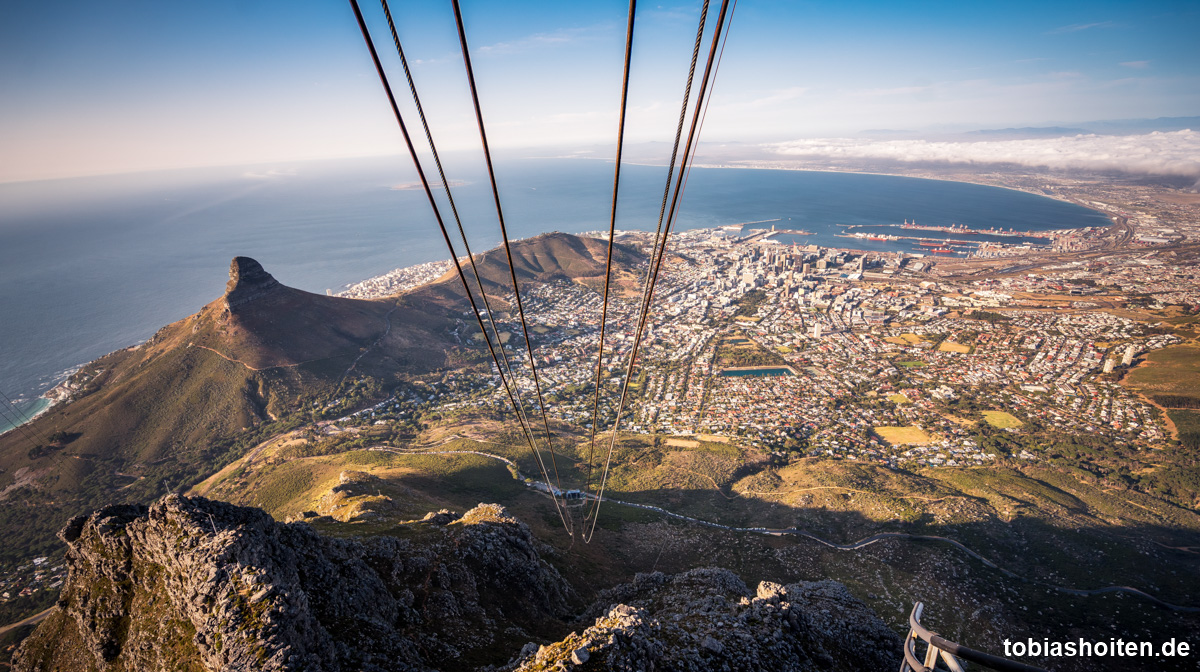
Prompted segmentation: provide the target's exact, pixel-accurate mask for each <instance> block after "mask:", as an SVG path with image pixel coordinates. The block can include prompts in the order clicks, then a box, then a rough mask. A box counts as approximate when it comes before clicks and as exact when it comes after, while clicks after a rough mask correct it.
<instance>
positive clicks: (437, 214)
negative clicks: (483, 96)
mask: <svg viewBox="0 0 1200 672" xmlns="http://www.w3.org/2000/svg"><path fill="white" fill-rule="evenodd" d="M350 6H351V7H352V8H353V9H354V16H355V19H356V20H357V21H358V27H359V30H361V31H362V35H363V40H364V41H365V42H366V44H367V49H368V51H370V54H371V60H372V62H373V63H374V64H375V70H376V72H377V73H378V74H379V80H380V82H381V83H382V85H383V89H384V93H386V94H387V98H388V103H389V104H390V105H391V108H392V113H393V114H394V115H395V117H396V123H397V124H398V125H399V127H400V133H401V135H403V137H404V144H405V146H406V147H407V149H408V153H409V155H410V156H411V157H412V161H413V165H414V167H415V168H416V170H417V177H418V178H419V179H420V181H421V186H422V187H423V188H424V190H425V196H426V197H427V198H428V199H429V205H430V207H431V208H432V209H433V214H434V218H435V219H436V220H437V223H438V228H439V229H441V232H442V238H443V239H444V240H445V242H446V247H447V249H448V250H449V251H450V259H451V261H452V262H453V263H454V268H455V271H457V273H458V278H459V280H460V281H461V282H462V285H463V290H464V291H465V292H466V294H467V300H468V301H469V302H470V303H471V310H472V311H473V312H474V313H475V319H476V321H477V322H478V323H479V329H480V330H481V331H483V333H484V338H485V340H487V343H488V350H489V351H490V352H491V355H492V361H493V362H495V364H496V370H497V372H500V373H501V374H502V370H501V368H500V362H499V360H498V358H497V357H496V352H495V350H494V349H493V348H492V344H491V339H489V338H487V329H486V327H484V324H483V318H482V317H481V316H480V314H479V307H478V305H477V304H476V303H475V298H474V296H473V295H472V293H471V286H470V285H469V284H468V283H467V278H466V275H465V274H464V273H463V269H462V264H460V263H459V261H458V255H457V254H456V253H455V251H454V244H453V242H451V240H450V233H449V232H448V231H447V230H446V223H445V221H444V220H443V219H442V215H441V211H440V209H439V208H438V205H437V201H436V200H435V199H434V197H433V190H432V188H431V187H430V186H429V180H428V178H427V177H426V176H425V171H424V169H423V168H422V167H421V161H420V159H419V158H418V157H417V151H416V148H415V147H414V146H413V143H412V137H411V136H410V135H409V133H408V127H407V125H406V124H405V123H404V117H403V116H402V115H401V114H400V108H399V106H398V105H397V103H396V97H395V95H394V94H393V93H392V87H391V84H389V83H388V79H387V74H386V73H385V72H384V69H383V64H382V63H381V62H380V60H379V53H378V52H377V51H376V50H375V43H374V40H372V39H371V33H370V31H369V30H368V29H367V23H366V20H365V19H364V18H363V15H362V10H361V9H360V8H359V6H358V0H350ZM502 379H503V377H502ZM505 389H508V386H507V385H506V386H505ZM509 399H510V401H511V402H512V403H513V405H514V406H516V399H515V398H513V397H512V396H511V392H510V395H509ZM527 438H529V437H528V436H527ZM530 445H531V447H532V446H533V443H532V441H531V442H530ZM535 450H536V449H535ZM551 454H553V453H551ZM551 494H552V496H553V499H554V505H555V509H556V510H558V513H559V518H560V519H562V521H563V526H564V527H565V528H566V529H567V531H568V533H570V534H572V536H574V531H573V530H572V529H571V526H570V525H569V524H568V523H567V521H566V518H565V516H564V511H563V510H562V508H561V507H560V506H559V502H558V497H557V496H554V493H553V492H552V493H551Z"/></svg>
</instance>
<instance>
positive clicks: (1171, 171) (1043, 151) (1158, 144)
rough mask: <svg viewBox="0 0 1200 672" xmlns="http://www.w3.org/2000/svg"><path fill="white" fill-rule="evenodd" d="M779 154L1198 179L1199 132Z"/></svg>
mask: <svg viewBox="0 0 1200 672" xmlns="http://www.w3.org/2000/svg"><path fill="white" fill-rule="evenodd" d="M765 147H766V148H767V149H768V150H770V151H773V152H775V153H777V154H784V155H788V156H810V157H823V158H834V159H890V160H894V161H934V162H945V163H1016V164H1020V165H1025V166H1038V167H1046V168H1053V169H1084V170H1119V171H1124V172H1128V173H1154V174H1165V175H1188V176H1197V177H1200V132H1198V131H1192V130H1183V131H1174V132H1170V133H1161V132H1155V133H1150V134H1147V135H1076V136H1072V137H1064V138H1044V139H1043V138H1038V139H1031V140H996V141H979V142H930V141H927V140H858V139H851V138H816V139H809V140H793V141H790V142H781V143H773V144H770V145H766V146H765Z"/></svg>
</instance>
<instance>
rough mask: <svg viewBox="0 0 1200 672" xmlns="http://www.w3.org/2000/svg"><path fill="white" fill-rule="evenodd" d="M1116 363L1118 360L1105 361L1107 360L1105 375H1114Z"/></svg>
mask: <svg viewBox="0 0 1200 672" xmlns="http://www.w3.org/2000/svg"><path fill="white" fill-rule="evenodd" d="M1116 363H1117V360H1115V359H1113V358H1112V357H1109V358H1108V359H1105V360H1104V372H1105V373H1112V370H1113V366H1114V365H1115V364H1116Z"/></svg>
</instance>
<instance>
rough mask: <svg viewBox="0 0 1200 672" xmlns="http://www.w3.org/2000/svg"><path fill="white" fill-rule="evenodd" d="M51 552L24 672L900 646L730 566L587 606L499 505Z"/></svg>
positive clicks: (796, 592) (110, 520)
mask: <svg viewBox="0 0 1200 672" xmlns="http://www.w3.org/2000/svg"><path fill="white" fill-rule="evenodd" d="M60 536H61V538H62V539H63V540H64V541H65V542H66V543H67V545H68V551H67V560H68V565H69V567H70V575H69V578H68V580H67V583H66V586H65V588H64V590H63V593H62V596H61V598H60V601H59V609H58V611H57V612H56V613H55V614H54V615H53V616H51V617H50V618H49V619H47V620H46V621H45V622H44V623H43V624H42V625H41V626H40V627H39V628H38V629H37V630H36V631H35V632H34V634H33V635H31V636H30V637H29V639H27V640H26V641H25V643H24V644H23V645H22V647H21V650H20V651H19V653H18V655H17V662H16V665H15V668H14V669H16V670H20V671H22V672H32V671H35V670H37V671H46V672H48V671H50V670H89V671H90V670H95V671H100V670H104V671H128V672H133V671H135V670H196V671H203V670H208V671H216V670H222V671H232V670H289V671H291V670H296V671H299V670H314V671H315V670H328V671H333V672H336V671H339V670H363V671H384V670H388V671H391V670H397V671H398V670H428V669H442V670H461V669H475V668H480V667H487V668H488V669H492V670H496V669H507V670H523V671H524V670H542V669H546V670H551V669H563V670H565V669H574V668H578V669H581V670H649V669H678V670H707V669H730V670H732V669H769V670H818V669H819V670H851V669H853V670H862V669H882V668H885V667H891V666H893V665H894V664H896V663H898V653H899V650H900V649H899V638H898V637H897V636H896V635H895V634H894V633H892V632H890V631H889V630H888V629H887V628H886V627H885V626H884V625H883V623H882V622H881V621H880V620H879V618H878V617H877V616H876V615H875V614H874V613H873V612H871V611H870V610H869V609H868V608H867V607H866V606H865V605H863V604H862V603H861V602H859V601H857V600H856V599H854V598H853V597H852V596H850V595H849V593H847V592H846V590H845V588H844V587H842V586H841V585H840V584H836V583H833V582H819V583H797V584H790V585H787V586H780V585H778V584H770V583H763V584H761V585H760V586H759V587H758V591H757V594H754V593H751V592H750V591H749V590H748V589H747V588H746V586H745V585H744V584H743V583H742V581H741V580H740V579H738V578H737V577H736V576H735V575H733V574H732V573H730V572H727V571H725V570H716V569H703V570H693V571H691V572H687V573H684V574H680V575H676V576H665V575H663V574H661V573H655V574H648V575H639V577H638V578H637V580H636V581H635V582H634V583H631V584H628V585H623V586H619V587H617V588H614V589H611V590H609V591H606V592H605V593H602V594H601V595H600V599H599V600H598V601H597V602H596V604H595V605H593V606H592V607H590V608H589V609H586V610H582V609H581V608H582V606H583V605H582V604H581V603H580V602H579V600H578V598H577V597H576V596H575V594H574V592H573V591H572V589H571V587H570V586H569V585H568V584H567V582H566V581H565V580H564V579H563V577H562V576H560V574H559V573H558V571H556V570H555V569H554V568H553V567H552V566H551V565H550V564H548V563H547V562H546V561H545V560H544V559H543V558H542V552H544V551H545V550H546V549H545V547H544V546H543V545H542V544H540V543H539V542H538V541H537V540H536V539H535V538H534V537H533V536H532V535H531V534H530V531H529V528H528V527H526V526H525V525H524V524H523V523H521V522H520V521H518V520H516V519H514V518H512V517H510V516H509V515H508V514H507V513H506V511H505V510H504V508H503V507H500V506H497V505H492V504H481V505H479V506H478V507H476V508H474V509H472V510H471V511H468V512H467V513H466V514H464V515H462V516H454V515H448V514H444V513H443V514H439V515H435V516H429V517H427V518H426V520H424V521H419V522H415V523H410V524H405V525H400V526H397V528H396V530H395V532H394V534H388V535H381V536H377V537H372V538H365V539H341V538H331V537H327V536H322V535H320V534H318V533H316V532H315V531H314V530H313V529H312V528H311V527H310V526H309V525H307V524H305V523H302V522H297V523H279V522H276V521H274V520H273V519H272V518H270V517H269V516H268V515H266V514H265V513H263V512H262V511H259V510H257V509H250V508H243V507H236V506H231V505H228V504H224V503H220V502H213V501H209V500H206V499H202V498H187V497H181V496H178V495H170V496H168V497H165V498H163V499H161V500H159V501H158V502H156V503H154V504H153V505H151V506H149V507H134V506H120V507H109V508H106V509H102V510H100V511H98V512H96V513H94V514H92V515H91V516H88V517H80V518H76V519H74V520H72V521H71V522H70V523H69V524H68V525H67V526H66V527H65V528H64V529H63V531H62V532H61V533H60ZM581 610H582V613H583V616H582V617H579V618H578V619H575V620H573V621H572V620H570V619H571V616H572V614H573V613H580V611H581ZM572 627H574V628H576V629H577V632H574V633H570V634H569V635H567V636H566V637H565V638H563V636H564V635H565V634H566V633H569V632H570V630H571V628H572ZM531 640H532V641H531ZM555 640H558V641H555ZM537 642H543V644H541V645H539V644H538V643H537ZM522 644H524V648H522ZM506 660H507V661H508V662H507V663H505V662H504V661H506ZM497 666H498V667H497Z"/></svg>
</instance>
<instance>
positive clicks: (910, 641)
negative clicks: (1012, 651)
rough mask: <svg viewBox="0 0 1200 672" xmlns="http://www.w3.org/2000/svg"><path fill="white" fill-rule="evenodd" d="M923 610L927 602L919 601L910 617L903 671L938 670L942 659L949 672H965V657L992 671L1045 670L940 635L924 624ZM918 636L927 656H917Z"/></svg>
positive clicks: (1034, 671) (901, 664) (923, 671)
mask: <svg viewBox="0 0 1200 672" xmlns="http://www.w3.org/2000/svg"><path fill="white" fill-rule="evenodd" d="M924 610H925V605H924V604H922V603H920V602H917V603H916V604H915V605H913V610H912V613H911V614H909V616H908V626H909V631H908V636H907V637H905V638H904V662H902V663H900V672H935V670H937V665H938V659H939V658H940V659H941V662H943V663H945V665H946V669H948V670H949V671H950V672H964V671H963V666H962V661H964V660H967V661H970V662H972V663H978V664H979V665H982V666H984V667H986V668H987V669H989V670H997V672H1046V670H1043V669H1042V668H1040V667H1034V666H1032V665H1026V664H1025V663H1018V662H1016V661H1015V660H1009V659H1007V658H1001V657H1000V656H993V655H992V654H990V653H984V652H982V651H976V650H975V649H970V648H967V647H965V646H960V645H958V644H955V643H954V642H951V641H949V640H947V639H944V638H943V637H942V636H941V635H939V634H937V633H936V632H933V631H931V630H928V629H927V628H926V627H925V626H923V625H921V612H922V611H924ZM918 639H919V640H921V641H923V642H925V644H926V648H925V658H924V659H921V658H918V657H917V647H916V642H917V640H918Z"/></svg>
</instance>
